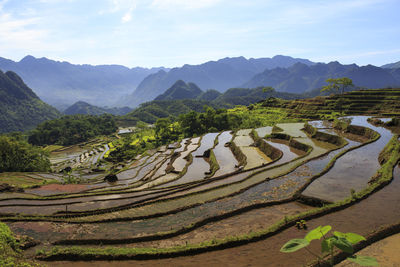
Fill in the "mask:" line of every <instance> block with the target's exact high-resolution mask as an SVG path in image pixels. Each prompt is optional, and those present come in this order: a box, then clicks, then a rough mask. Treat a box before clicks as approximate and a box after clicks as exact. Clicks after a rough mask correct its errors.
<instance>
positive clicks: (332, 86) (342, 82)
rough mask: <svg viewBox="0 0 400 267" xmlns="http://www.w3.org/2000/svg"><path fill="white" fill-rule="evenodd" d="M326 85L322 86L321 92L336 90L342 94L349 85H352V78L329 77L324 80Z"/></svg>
mask: <svg viewBox="0 0 400 267" xmlns="http://www.w3.org/2000/svg"><path fill="white" fill-rule="evenodd" d="M326 82H327V83H328V85H326V86H324V87H322V89H321V92H324V91H337V92H338V93H340V94H343V93H344V91H345V90H346V89H348V88H350V87H354V84H353V80H352V79H350V78H347V77H342V78H336V79H334V78H329V79H327V80H326Z"/></svg>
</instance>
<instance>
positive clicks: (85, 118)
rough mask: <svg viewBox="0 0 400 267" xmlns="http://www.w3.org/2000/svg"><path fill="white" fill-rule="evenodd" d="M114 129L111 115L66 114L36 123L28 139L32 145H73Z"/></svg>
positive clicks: (114, 125) (115, 127)
mask: <svg viewBox="0 0 400 267" xmlns="http://www.w3.org/2000/svg"><path fill="white" fill-rule="evenodd" d="M116 130H117V126H116V123H115V120H114V117H113V116H112V115H101V116H91V115H68V116H64V117H62V118H60V119H56V120H51V121H46V122H44V123H42V124H40V125H38V126H37V127H36V129H35V130H33V131H32V133H31V134H30V135H29V139H28V140H29V143H31V144H34V145H52V144H57V145H73V144H77V143H81V142H85V141H88V140H89V139H90V138H93V137H95V136H98V135H108V134H111V133H113V132H115V131H116Z"/></svg>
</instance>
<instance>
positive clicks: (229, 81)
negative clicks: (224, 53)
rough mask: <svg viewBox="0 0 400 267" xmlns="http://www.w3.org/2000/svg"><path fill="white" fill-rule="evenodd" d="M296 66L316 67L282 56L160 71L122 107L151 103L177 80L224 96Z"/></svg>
mask: <svg viewBox="0 0 400 267" xmlns="http://www.w3.org/2000/svg"><path fill="white" fill-rule="evenodd" d="M297 62H302V63H303V64H306V65H313V64H314V63H313V62H311V61H309V60H307V59H298V58H292V57H287V56H280V55H279V56H275V57H273V58H258V59H253V58H251V59H246V58H244V57H235V58H224V59H220V60H218V61H209V62H206V63H203V64H200V65H184V66H182V67H180V68H173V69H171V70H170V71H168V72H166V71H163V70H161V71H159V72H157V73H154V74H151V75H149V76H147V77H146V78H145V79H144V80H143V81H142V82H141V83H140V84H139V85H138V87H137V89H136V90H135V91H134V92H133V93H132V94H131V95H130V96H128V97H126V98H125V99H121V102H120V105H127V106H130V107H134V106H137V105H139V104H140V103H142V102H146V101H150V100H152V99H154V98H155V97H157V96H158V95H160V94H162V93H164V92H165V91H166V90H167V89H168V88H170V87H171V86H172V85H173V84H174V83H175V82H176V81H177V80H183V81H186V82H193V83H195V84H197V85H198V86H199V87H200V88H203V89H216V90H217V91H220V92H223V91H225V90H227V89H229V88H232V87H237V86H239V85H241V84H243V83H245V82H246V81H248V80H249V79H250V78H251V77H253V76H254V75H255V74H257V73H260V72H262V71H264V70H265V69H270V68H275V67H289V66H291V65H293V64H295V63H297Z"/></svg>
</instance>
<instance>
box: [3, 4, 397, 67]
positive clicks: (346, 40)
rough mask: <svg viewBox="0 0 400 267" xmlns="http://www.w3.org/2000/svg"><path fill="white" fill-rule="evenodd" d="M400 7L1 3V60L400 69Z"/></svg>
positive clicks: (389, 5)
mask: <svg viewBox="0 0 400 267" xmlns="http://www.w3.org/2000/svg"><path fill="white" fill-rule="evenodd" d="M399 13H400V1H399V0H356V1H351V0H339V1H335V0H331V1H326V0H325V1H314V0H304V1H286V0H281V1H279V0H275V1H271V0H0V56H1V57H5V58H10V59H13V60H20V59H21V58H22V57H24V56H25V55H28V54H30V55H33V56H35V57H47V58H51V59H55V60H61V61H69V62H71V63H75V64H84V63H87V64H121V65H126V66H129V67H134V66H144V67H153V66H166V67H174V66H181V65H183V64H185V63H188V64H199V63H203V62H206V61H209V60H217V59H220V58H223V57H233V56H245V57H247V58H250V57H254V58H258V57H272V56H274V55H277V54H281V55H289V56H293V57H301V58H308V59H310V60H313V61H318V62H329V61H332V60H338V61H339V62H341V63H346V64H347V63H356V64H359V65H366V64H374V65H378V66H379V65H382V64H385V63H389V62H396V61H399V60H400V16H399Z"/></svg>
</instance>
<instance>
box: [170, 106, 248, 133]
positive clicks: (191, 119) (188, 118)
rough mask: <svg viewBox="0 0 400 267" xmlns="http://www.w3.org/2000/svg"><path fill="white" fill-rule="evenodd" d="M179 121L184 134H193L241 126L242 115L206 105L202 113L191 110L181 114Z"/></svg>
mask: <svg viewBox="0 0 400 267" xmlns="http://www.w3.org/2000/svg"><path fill="white" fill-rule="evenodd" d="M178 121H179V124H180V126H181V129H182V132H183V134H184V135H185V136H193V135H200V134H204V133H207V132H217V131H222V130H227V129H236V128H239V126H240V125H241V124H242V117H241V116H240V115H239V114H236V113H229V112H228V110H226V109H218V110H215V109H213V108H212V107H205V111H204V112H202V113H198V112H195V111H191V112H189V113H187V114H183V115H180V116H179V119H178Z"/></svg>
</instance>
